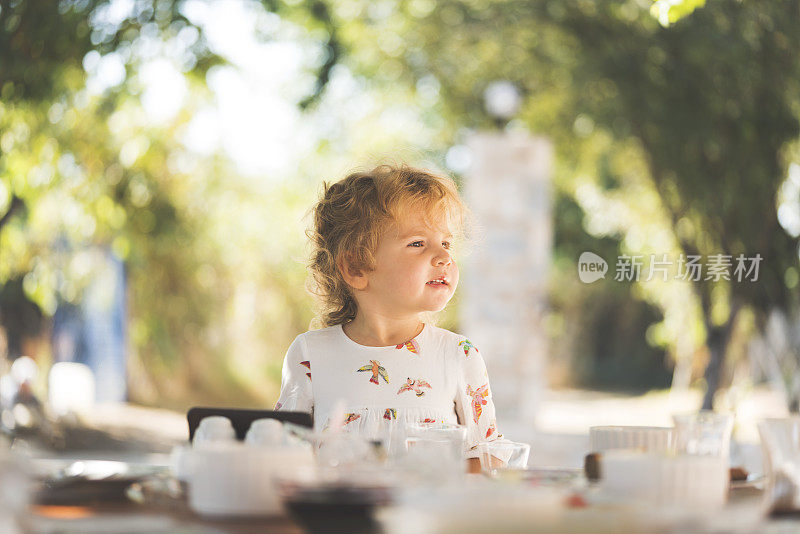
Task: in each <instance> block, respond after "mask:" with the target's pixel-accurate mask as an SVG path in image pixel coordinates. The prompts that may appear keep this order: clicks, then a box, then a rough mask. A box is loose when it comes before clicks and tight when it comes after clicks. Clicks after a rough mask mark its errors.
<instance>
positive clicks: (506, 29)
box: [340, 0, 800, 407]
mask: <svg viewBox="0 0 800 534" xmlns="http://www.w3.org/2000/svg"><path fill="white" fill-rule="evenodd" d="M661 4H668V5H666V6H664V5H661V6H659V5H658V4H656V5H653V4H650V3H647V2H636V1H618V0H613V1H612V0H608V1H597V2H586V1H583V0H566V1H562V0H558V1H556V0H553V1H489V0H487V1H479V2H475V1H461V0H444V1H441V2H427V1H422V0H410V1H408V2H401V3H397V4H391V3H381V4H380V5H379V6H375V5H372V4H370V5H365V4H359V6H360V7H361V8H362V9H361V11H357V12H358V13H359V14H360V17H358V19H357V20H356V21H354V22H353V21H344V20H342V21H341V23H342V24H343V25H347V26H348V27H349V29H348V30H347V31H341V32H340V34H342V35H345V36H346V37H347V38H348V39H349V41H348V47H347V48H348V50H352V51H353V53H352V58H353V59H354V60H355V61H357V62H360V63H361V64H363V65H364V67H363V72H364V73H366V74H367V75H368V76H376V77H381V76H383V77H385V78H386V79H387V80H388V81H394V82H397V81H401V80H403V79H405V78H411V80H412V81H416V80H424V79H430V78H433V79H435V80H436V81H437V82H438V83H439V84H440V85H441V88H442V89H441V92H442V95H443V99H442V101H443V105H444V106H445V107H446V112H447V114H448V116H449V117H451V119H452V120H453V121H454V122H457V123H460V124H462V125H466V126H470V127H491V126H492V124H493V120H492V118H491V117H488V116H487V115H486V114H485V112H483V105H482V98H483V92H484V90H485V88H486V86H487V84H488V83H489V82H491V81H493V80H497V79H505V80H510V81H512V82H513V83H515V84H516V85H517V86H518V87H520V88H521V90H522V91H523V93H524V95H525V104H524V107H523V110H522V112H521V114H520V120H521V121H522V122H524V123H525V125H526V126H527V127H528V128H530V129H532V130H533V131H534V132H541V133H543V134H545V135H548V136H550V137H551V138H553V139H554V140H555V141H556V143H557V150H558V153H559V158H560V167H561V168H560V171H559V176H560V177H559V183H560V187H562V188H564V190H566V191H567V192H573V193H575V192H577V187H575V184H576V182H577V181H579V179H580V176H578V175H576V174H575V171H577V170H579V169H581V170H583V171H585V172H589V173H590V175H591V176H594V178H595V182H596V183H599V184H600V185H601V188H605V189H610V190H612V191H613V190H614V189H619V188H621V189H623V190H625V189H628V192H629V193H630V192H631V191H637V189H636V188H634V189H629V187H630V184H631V183H634V182H635V183H639V184H640V186H641V187H640V188H649V189H650V190H652V191H654V192H656V193H657V195H658V199H659V202H658V205H657V206H656V208H657V210H656V211H653V212H650V214H649V215H650V216H657V217H663V219H664V225H665V226H666V227H667V228H668V229H669V230H670V231H671V234H672V236H671V238H670V239H669V240H668V242H669V243H671V245H673V246H674V247H675V248H674V250H675V251H678V252H682V253H684V254H700V255H703V256H704V257H707V256H708V255H711V254H723V255H726V256H731V258H732V259H733V260H734V261H735V259H736V257H737V256H738V255H740V254H744V255H745V256H747V257H752V256H755V255H756V254H760V255H761V256H762V258H763V260H762V262H761V265H760V268H761V272H760V276H759V280H758V282H757V283H735V282H730V281H726V280H719V281H714V280H705V279H703V280H699V281H698V282H696V283H693V285H692V290H693V294H694V299H695V302H696V303H697V305H699V308H700V313H699V318H700V319H701V320H702V327H703V331H704V338H705V344H706V346H707V350H708V358H709V362H708V365H707V367H706V381H707V383H708V391H707V395H706V398H705V401H704V406H706V407H710V404H711V400H712V397H713V394H714V392H715V391H716V388H717V385H718V380H719V377H720V373H721V365H722V362H723V359H724V355H725V353H726V351H727V349H728V344H729V341H730V339H731V336H732V335H733V332H734V330H735V329H736V328H737V324H738V322H737V318H739V317H740V315H739V312H740V311H741V310H742V309H748V310H750V311H751V312H752V313H753V315H748V316H750V317H754V318H755V322H756V324H755V327H756V328H763V326H764V324H765V320H766V318H767V316H768V314H769V313H770V311H771V310H773V309H775V308H777V309H782V310H786V311H790V310H792V309H795V308H796V305H797V302H796V295H795V293H794V292H793V290H792V288H791V287H789V286H788V285H787V283H786V280H787V273H788V272H789V271H792V270H795V271H794V272H796V269H797V265H798V240H797V237H796V236H792V235H790V234H788V233H787V232H786V231H785V230H784V229H783V228H782V227H781V225H780V224H779V221H778V217H777V199H776V194H777V191H778V189H779V186H780V184H781V183H782V182H783V180H784V179H785V176H786V168H787V164H788V161H787V153H786V150H787V147H788V146H789V143H790V142H791V141H793V140H795V139H796V137H797V134H798V100H797V98H798V97H797V95H798V94H800V92H798V86H797V84H798V81H800V72H799V71H798V68H800V64H798V62H797V61H796V58H797V50H798V49H799V48H800V42H799V41H800V22H799V21H800V17H799V16H798V15H800V7H799V6H800V4H798V2H795V1H791V2H779V3H763V2H755V1H743V2H732V1H727V0H717V1H708V2H705V3H704V2H683V3H672V2H669V3H663V2H662V3H661ZM348 5H350V6H352V3H348ZM661 8H665V9H666V17H660V18H658V19H657V18H656V17H654V16H653V13H655V14H656V15H658V14H659V9H661ZM662 11H663V9H662ZM456 28H457V31H455V29H456ZM451 30H453V31H451ZM373 42H374V43H376V44H377V47H371V46H368V45H367V43H373ZM376 49H377V51H378V53H377V54H376ZM397 65H402V67H399V68H398V67H397ZM398 73H399V74H398ZM603 145H605V148H606V149H605V150H603V149H602V148H603ZM592 153H594V154H595V157H594V159H593V160H591V161H592V164H593V165H594V169H591V170H589V169H586V161H587V159H589V158H590V156H591V154H592ZM620 153H627V154H630V155H631V158H632V161H635V162H636V164H635V165H626V164H624V163H623V164H622V165H616V166H610V167H609V166H607V165H605V164H604V163H603V162H604V161H609V160H612V159H613V157H614V154H620ZM604 169H608V170H610V171H611V173H610V174H609V173H608V172H606V171H604ZM620 171H622V172H620ZM626 171H628V174H629V176H626V175H625V174H626ZM630 171H635V172H636V173H639V175H638V176H630V174H631V172H630ZM643 179H644V180H646V182H647V183H646V184H641V181H642V180H643ZM570 183H571V184H572V185H570ZM639 200H640V199H639V197H638V196H637V195H636V194H628V195H627V201H628V204H629V205H630V204H635V203H637V202H638V201H639ZM647 219H648V214H644V218H643V219H641V220H640V221H638V222H640V223H647V222H648V220H647ZM664 225H662V226H664ZM628 229H629V230H630V226H629V227H628ZM618 236H619V237H621V238H623V239H624V241H623V247H624V246H626V241H628V239H627V237H630V235H626V234H625V233H624V232H620V234H618ZM628 245H629V243H628ZM640 246H641V244H640ZM661 251H663V252H672V251H673V249H672V248H668V249H666V250H665V249H662V250H661ZM634 252H639V251H634ZM656 298H659V299H661V301H662V305H663V304H664V302H665V301H666V297H664V296H661V297H656ZM674 306H675V305H674V304H673V305H672V307H673V313H674ZM742 327H743V328H744V326H742ZM682 335H685V333H677V334H676V336H682ZM674 343H677V341H674Z"/></svg>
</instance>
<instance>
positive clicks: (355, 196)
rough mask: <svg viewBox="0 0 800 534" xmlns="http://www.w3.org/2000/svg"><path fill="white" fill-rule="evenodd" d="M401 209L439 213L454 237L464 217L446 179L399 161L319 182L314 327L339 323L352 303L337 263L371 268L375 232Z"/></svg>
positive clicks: (351, 313)
mask: <svg viewBox="0 0 800 534" xmlns="http://www.w3.org/2000/svg"><path fill="white" fill-rule="evenodd" d="M403 213H422V214H423V216H425V217H427V218H428V220H433V219H438V218H440V217H444V218H445V220H446V221H447V222H448V224H449V225H450V231H451V232H452V233H453V235H454V239H457V238H458V237H459V236H463V235H464V232H465V227H466V219H467V216H468V212H467V208H466V206H465V205H464V204H463V202H462V201H461V198H460V197H459V195H458V190H457V189H456V185H455V183H454V182H453V180H452V179H450V178H449V177H446V176H440V175H437V174H434V173H432V172H429V171H427V170H423V169H418V168H414V167H410V166H408V165H406V164H402V165H388V164H384V165H379V166H378V167H375V168H374V169H372V170H370V171H366V172H363V171H360V172H354V173H352V174H350V175H348V176H347V177H345V178H343V179H342V180H340V181H338V182H336V183H333V184H328V183H326V184H324V187H323V192H322V198H321V199H320V201H319V202H318V203H317V204H316V205H315V206H314V208H313V227H312V228H311V229H309V231H308V232H307V234H308V237H309V239H310V240H311V246H312V251H311V258H310V262H309V270H310V272H311V278H310V280H309V281H310V287H309V290H310V291H311V293H312V294H314V295H316V296H317V298H318V300H319V308H320V309H319V313H318V316H317V318H316V320H315V321H314V323H316V325H318V326H320V327H326V326H333V325H337V324H344V323H347V322H349V321H351V320H353V319H354V318H355V316H356V312H357V309H358V308H357V305H356V301H355V298H354V297H353V294H352V292H351V290H350V287H349V286H348V284H347V283H346V282H345V280H344V278H343V277H342V274H341V271H340V268H341V266H342V265H343V264H345V263H346V264H348V265H349V266H350V267H351V268H353V269H355V270H359V271H367V272H368V271H371V270H373V269H374V268H375V252H376V250H377V248H378V241H379V239H380V237H381V234H382V233H383V232H384V231H385V230H386V229H387V228H388V227H390V226H391V223H392V222H393V221H397V220H399V219H400V217H401V215H402V214H403Z"/></svg>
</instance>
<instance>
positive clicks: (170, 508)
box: [25, 475, 800, 534]
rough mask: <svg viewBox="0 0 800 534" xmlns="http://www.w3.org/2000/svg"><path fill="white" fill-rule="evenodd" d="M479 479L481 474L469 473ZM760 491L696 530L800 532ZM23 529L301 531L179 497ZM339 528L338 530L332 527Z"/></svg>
mask: <svg viewBox="0 0 800 534" xmlns="http://www.w3.org/2000/svg"><path fill="white" fill-rule="evenodd" d="M468 477H469V478H472V479H478V478H481V477H483V475H468ZM761 500H762V490H761V489H759V488H755V487H746V488H742V489H736V490H732V491H731V493H730V498H729V502H728V504H727V506H726V508H725V511H724V513H722V514H719V515H717V516H715V518H714V520H713V521H712V522H711V523H710V524H706V525H704V526H703V528H701V529H700V530H697V532H698V533H715V534H716V533H721V532H732V533H738V532H741V533H759V534H760V533H762V532H765V533H784V532H787V533H788V532H800V516H793V517H783V518H768V517H766V516H764V514H763V511H762V505H761ZM26 519H27V520H26V525H25V528H26V529H27V531H29V532H33V533H35V534H50V533H56V532H81V533H85V534H93V533H103V534H114V533H120V534H121V533H126V534H127V533H135V532H142V533H144V532H147V533H148V534H159V533H171V532H181V533H186V534H195V533H196V534H205V533H209V534H210V533H220V534H249V533H256V532H258V533H262V532H271V533H276V534H298V533H301V532H303V529H302V527H301V526H300V525H298V524H297V523H296V522H295V521H294V520H293V519H292V518H290V517H289V516H278V517H253V518H212V517H205V516H201V515H198V514H196V513H195V512H193V511H192V510H191V509H190V508H189V506H188V503H187V502H186V497H185V493H184V496H183V498H181V499H172V500H171V501H169V502H161V503H158V502H145V503H143V504H137V503H134V502H117V503H108V504H102V503H96V504H91V505H80V504H76V505H75V506H71V505H66V506H62V505H59V506H52V505H40V504H34V505H33V506H32V507H31V509H30V514H29V515H28V517H27V518H26ZM332 531H334V532H335V529H334V530H332Z"/></svg>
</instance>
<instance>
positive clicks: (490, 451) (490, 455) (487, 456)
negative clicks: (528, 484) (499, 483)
mask: <svg viewBox="0 0 800 534" xmlns="http://www.w3.org/2000/svg"><path fill="white" fill-rule="evenodd" d="M530 452H531V446H530V445H528V444H527V443H518V442H516V441H510V440H507V439H498V440H495V441H487V442H484V443H479V444H478V454H479V455H480V456H479V457H480V460H481V470H482V471H483V472H484V473H486V474H488V475H492V476H494V475H497V474H499V472H500V471H502V470H505V469H525V468H526V467H527V466H528V456H529V454H530Z"/></svg>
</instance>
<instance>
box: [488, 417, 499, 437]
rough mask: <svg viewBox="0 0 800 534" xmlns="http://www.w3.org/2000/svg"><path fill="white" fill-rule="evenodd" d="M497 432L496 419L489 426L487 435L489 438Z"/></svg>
mask: <svg viewBox="0 0 800 534" xmlns="http://www.w3.org/2000/svg"><path fill="white" fill-rule="evenodd" d="M495 432H497V423H496V422H495V421H492V423H491V424H490V425H489V428H488V429H487V430H486V437H487V438H488V437H489V436H491V435H492V434H494V433H495Z"/></svg>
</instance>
